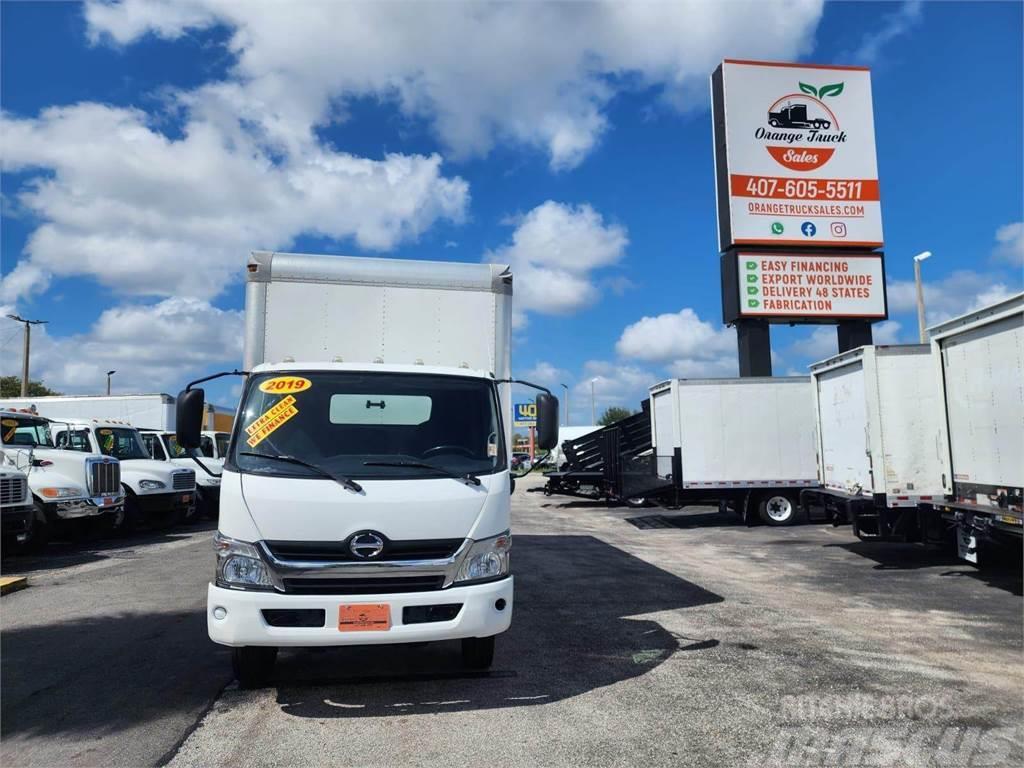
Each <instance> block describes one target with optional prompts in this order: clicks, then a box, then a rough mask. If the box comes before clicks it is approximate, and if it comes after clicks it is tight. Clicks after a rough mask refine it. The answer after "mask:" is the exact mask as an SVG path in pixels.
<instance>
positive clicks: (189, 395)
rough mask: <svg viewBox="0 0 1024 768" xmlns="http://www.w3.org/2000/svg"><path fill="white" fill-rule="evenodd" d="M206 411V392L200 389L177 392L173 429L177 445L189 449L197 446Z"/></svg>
mask: <svg viewBox="0 0 1024 768" xmlns="http://www.w3.org/2000/svg"><path fill="white" fill-rule="evenodd" d="M205 413H206V392H205V391H204V390H202V389H187V390H184V391H182V392H179V393H178V399H177V403H176V405H175V414H174V416H175V419H174V420H175V424H174V428H175V429H174V431H175V435H176V436H177V438H178V445H180V446H181V447H182V448H185V449H188V450H191V449H193V448H198V447H199V442H200V440H201V438H202V431H203V416H204V415H205Z"/></svg>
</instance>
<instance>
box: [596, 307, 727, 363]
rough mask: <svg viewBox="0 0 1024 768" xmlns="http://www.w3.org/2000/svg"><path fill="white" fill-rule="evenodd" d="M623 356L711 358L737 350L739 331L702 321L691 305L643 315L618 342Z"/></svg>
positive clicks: (617, 348) (666, 360)
mask: <svg viewBox="0 0 1024 768" xmlns="http://www.w3.org/2000/svg"><path fill="white" fill-rule="evenodd" d="M615 351H616V352H618V353H619V354H620V355H622V356H623V357H630V358H634V359H637V360H649V361H656V362H670V361H673V360H680V359H696V360H709V359H715V358H718V357H720V356H721V355H722V354H724V353H726V352H735V351H736V333H735V331H733V330H731V329H728V328H723V327H720V326H718V325H717V324H716V325H712V324H711V323H709V322H707V321H705V320H701V319H700V318H699V317H698V316H697V313H696V312H694V311H693V310H692V309H691V308H689V307H685V308H684V309H681V310H679V311H678V312H674V313H668V314H664V315H657V316H655V317H643V318H641V319H640V320H638V321H636V322H635V323H633V324H631V325H628V326H626V328H625V329H624V330H623V331H622V336H621V337H620V338H619V341H618V343H616V345H615Z"/></svg>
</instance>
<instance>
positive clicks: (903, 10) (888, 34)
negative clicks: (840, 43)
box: [853, 0, 923, 64]
mask: <svg viewBox="0 0 1024 768" xmlns="http://www.w3.org/2000/svg"><path fill="white" fill-rule="evenodd" d="M922 5H923V2H922V0H906V2H904V3H902V4H901V5H900V7H899V8H897V9H896V10H895V11H893V12H892V13H888V14H886V15H885V16H884V17H883V21H882V27H881V28H880V29H879V30H878V31H876V32H872V33H871V34H868V35H865V36H864V39H863V40H862V41H861V44H860V47H859V48H858V49H857V51H856V52H855V53H854V54H853V58H854V59H856V60H857V61H863V62H866V63H869V64H870V63H873V62H875V61H877V60H878V57H879V54H880V53H881V52H882V48H883V47H884V46H885V45H886V44H887V43H889V42H891V41H892V40H894V39H896V38H897V37H900V36H901V35H905V34H906V33H907V32H909V31H910V30H912V29H913V28H914V27H915V26H916V25H917V24H918V23H919V22H920V21H921V11H922Z"/></svg>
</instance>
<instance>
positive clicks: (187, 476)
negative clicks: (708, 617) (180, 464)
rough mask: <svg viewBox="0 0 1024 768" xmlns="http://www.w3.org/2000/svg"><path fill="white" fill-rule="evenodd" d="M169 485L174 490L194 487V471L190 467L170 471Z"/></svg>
mask: <svg viewBox="0 0 1024 768" xmlns="http://www.w3.org/2000/svg"><path fill="white" fill-rule="evenodd" d="M171 487H172V488H173V489H174V490H176V491H190V490H192V489H193V488H195V487H196V473H195V472H193V471H192V470H191V469H176V470H175V471H174V472H172V473H171Z"/></svg>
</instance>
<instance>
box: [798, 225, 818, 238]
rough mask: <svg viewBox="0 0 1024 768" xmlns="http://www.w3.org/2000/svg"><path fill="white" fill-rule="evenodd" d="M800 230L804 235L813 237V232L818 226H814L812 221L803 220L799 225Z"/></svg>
mask: <svg viewBox="0 0 1024 768" xmlns="http://www.w3.org/2000/svg"><path fill="white" fill-rule="evenodd" d="M800 231H801V232H803V233H804V237H814V233H815V232H817V231H818V228H817V227H816V226H814V223H813V222H810V221H805V222H804V223H803V224H801V225H800Z"/></svg>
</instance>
